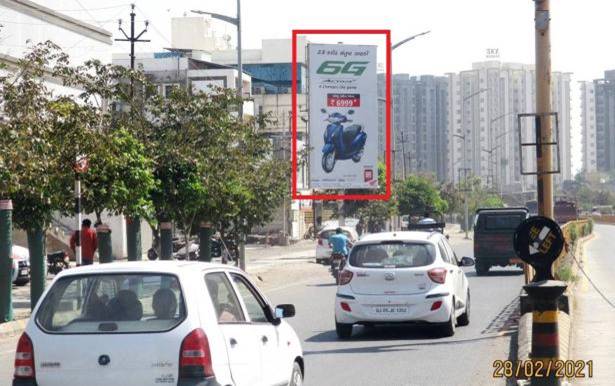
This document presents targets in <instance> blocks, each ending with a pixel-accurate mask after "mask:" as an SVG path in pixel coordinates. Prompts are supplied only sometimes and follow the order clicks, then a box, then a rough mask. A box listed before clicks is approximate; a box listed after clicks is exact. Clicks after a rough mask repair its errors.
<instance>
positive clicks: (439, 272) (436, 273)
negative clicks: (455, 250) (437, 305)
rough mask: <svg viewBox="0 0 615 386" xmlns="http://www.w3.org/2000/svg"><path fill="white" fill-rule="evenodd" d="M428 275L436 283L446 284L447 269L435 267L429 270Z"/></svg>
mask: <svg viewBox="0 0 615 386" xmlns="http://www.w3.org/2000/svg"><path fill="white" fill-rule="evenodd" d="M427 275H429V278H430V279H431V281H433V282H434V283H439V284H444V282H445V281H446V269H444V268H434V269H430V270H429V271H427Z"/></svg>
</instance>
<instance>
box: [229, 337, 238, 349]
mask: <svg viewBox="0 0 615 386" xmlns="http://www.w3.org/2000/svg"><path fill="white" fill-rule="evenodd" d="M229 342H230V343H231V347H233V346H236V345H237V340H236V339H235V338H231V339H230V341H229Z"/></svg>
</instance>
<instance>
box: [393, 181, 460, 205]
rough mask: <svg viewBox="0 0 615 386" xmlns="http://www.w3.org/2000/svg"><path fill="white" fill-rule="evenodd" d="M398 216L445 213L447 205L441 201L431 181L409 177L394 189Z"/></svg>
mask: <svg viewBox="0 0 615 386" xmlns="http://www.w3.org/2000/svg"><path fill="white" fill-rule="evenodd" d="M396 191H397V203H398V211H399V213H400V214H402V215H404V214H418V215H421V214H423V213H433V212H438V213H445V212H446V211H447V209H448V203H447V202H446V201H444V200H443V199H442V197H441V196H440V192H439V190H438V188H437V187H436V184H435V183H434V181H433V180H431V179H429V178H427V177H423V176H410V177H408V178H406V180H405V181H402V182H401V183H400V184H399V185H398V186H397V188H396Z"/></svg>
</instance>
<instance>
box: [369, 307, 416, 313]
mask: <svg viewBox="0 0 615 386" xmlns="http://www.w3.org/2000/svg"><path fill="white" fill-rule="evenodd" d="M374 312H375V313H377V314H381V315H387V314H406V313H408V307H406V306H386V307H380V306H379V307H374Z"/></svg>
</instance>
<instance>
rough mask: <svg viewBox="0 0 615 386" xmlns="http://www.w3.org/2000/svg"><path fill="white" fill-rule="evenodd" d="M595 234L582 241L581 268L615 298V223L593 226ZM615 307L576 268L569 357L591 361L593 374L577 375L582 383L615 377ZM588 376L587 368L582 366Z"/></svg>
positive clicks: (608, 381)
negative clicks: (614, 246) (577, 273)
mask: <svg viewBox="0 0 615 386" xmlns="http://www.w3.org/2000/svg"><path fill="white" fill-rule="evenodd" d="M594 233H595V235H596V237H595V238H594V240H592V241H590V242H588V243H587V244H586V245H585V259H584V263H583V268H584V270H585V272H586V273H587V275H588V276H589V277H590V278H591V279H592V281H593V282H594V283H595V284H596V286H597V287H598V288H599V289H600V290H601V291H602V292H603V293H604V295H605V296H606V297H607V298H608V299H609V300H610V301H612V302H613V301H615V280H613V277H615V265H614V264H613V261H614V259H615V256H613V249H612V237H613V236H614V235H615V226H612V225H599V224H596V225H595V226H594ZM614 326H615V309H614V308H612V307H611V306H610V305H609V304H608V303H607V302H606V301H605V300H604V299H603V298H602V297H601V296H600V295H599V294H598V293H597V292H596V290H595V289H594V288H593V287H592V286H591V284H590V283H589V282H588V280H587V279H586V278H585V277H584V276H583V274H582V273H581V272H579V283H578V285H577V290H576V295H575V307H574V327H573V328H574V342H573V350H572V355H571V358H570V359H572V360H582V361H585V362H587V361H590V360H591V361H593V378H591V379H589V378H584V379H577V380H575V381H574V382H575V383H579V384H583V385H608V384H613V380H614V379H615V356H614V355H613V353H615V328H614ZM585 376H587V369H586V370H585Z"/></svg>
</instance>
